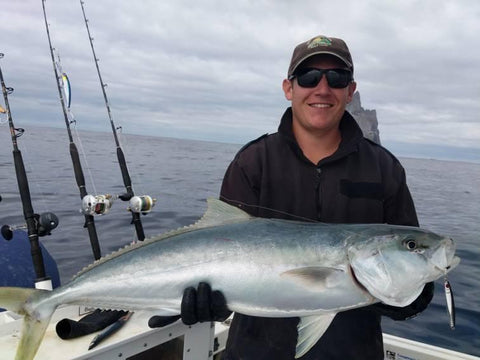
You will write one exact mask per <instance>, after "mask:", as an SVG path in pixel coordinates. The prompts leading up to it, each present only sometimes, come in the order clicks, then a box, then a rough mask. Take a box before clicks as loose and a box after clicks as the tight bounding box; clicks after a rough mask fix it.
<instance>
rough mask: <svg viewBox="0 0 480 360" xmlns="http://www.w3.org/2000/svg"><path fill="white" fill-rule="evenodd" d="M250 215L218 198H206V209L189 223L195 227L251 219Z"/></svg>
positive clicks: (199, 227)
mask: <svg viewBox="0 0 480 360" xmlns="http://www.w3.org/2000/svg"><path fill="white" fill-rule="evenodd" d="M251 218H252V216H251V215H249V214H247V213H246V212H245V211H243V210H241V209H239V208H238V207H236V206H232V205H229V204H227V203H226V202H223V201H221V200H218V199H214V198H209V199H207V211H206V212H205V214H203V216H202V217H201V219H200V220H198V221H197V222H196V223H195V224H193V225H191V226H192V227H193V228H195V229H201V228H206V227H211V226H217V225H223V224H229V223H232V222H239V221H245V220H249V219H251Z"/></svg>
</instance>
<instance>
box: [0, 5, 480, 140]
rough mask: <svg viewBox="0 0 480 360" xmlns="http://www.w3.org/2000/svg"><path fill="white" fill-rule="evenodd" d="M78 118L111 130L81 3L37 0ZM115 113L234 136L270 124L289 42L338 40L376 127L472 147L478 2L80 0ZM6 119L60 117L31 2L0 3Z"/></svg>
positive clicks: (137, 122)
mask: <svg viewBox="0 0 480 360" xmlns="http://www.w3.org/2000/svg"><path fill="white" fill-rule="evenodd" d="M45 5H46V8H47V15H48V22H49V23H50V25H51V27H50V30H51V35H52V41H53V44H54V47H55V48H56V49H57V50H58V51H59V53H60V55H61V60H62V65H63V68H64V70H65V71H66V72H67V73H68V74H69V77H70V80H71V83H72V97H73V99H72V109H73V111H74V113H75V114H76V116H77V118H78V122H79V124H78V126H79V127H80V128H84V129H94V130H101V131H109V123H108V118H107V117H106V110H105V107H104V104H103V95H102V93H101V90H100V87H99V83H98V78H97V74H96V70H95V65H94V62H93V58H92V54H91V50H90V45H89V43H88V38H87V33H86V29H85V25H84V23H83V16H82V11H81V7H80V3H79V2H76V1H69V2H67V1H61V0H49V1H47V2H46V3H45ZM85 11H86V15H87V18H88V19H89V25H90V30H91V32H92V36H93V37H94V45H95V49H96V52H97V57H98V58H99V59H100V62H99V65H100V69H101V71H102V77H103V80H104V82H105V83H107V84H108V87H107V89H106V90H107V95H108V98H109V101H110V104H111V107H112V113H113V118H114V120H115V122H116V123H117V124H118V125H122V127H123V129H124V131H125V132H133V133H144V134H158V135H167V136H176V137H188V138H197V139H204V140H215V139H221V140H222V141H230V142H245V141H247V140H249V139H252V138H255V137H257V136H259V135H261V134H263V133H265V132H274V131H276V128H277V123H278V121H279V118H280V115H281V114H282V113H283V111H284V109H285V107H286V106H288V105H289V104H288V102H287V101H286V100H285V99H284V97H283V93H282V90H281V81H282V80H283V78H284V77H285V73H286V69H287V67H288V63H289V60H290V56H291V52H292V50H293V47H294V46H295V45H296V44H297V43H299V42H301V41H304V40H306V39H308V38H310V37H312V36H314V35H317V34H320V33H324V34H327V35H332V36H338V37H342V38H344V39H345V40H346V41H347V43H348V45H349V47H350V50H351V52H352V55H353V58H354V62H355V78H356V81H357V83H358V89H359V91H360V93H361V95H362V102H363V104H362V105H363V107H364V108H367V109H376V110H377V115H378V120H379V126H380V131H381V133H380V134H381V137H382V138H385V139H388V140H392V141H403V142H414V143H428V144H439V145H441V144H451V145H459V144H460V145H463V146H470V147H475V148H480V134H479V128H480V119H479V115H478V114H479V113H480V102H479V101H478V98H479V95H480V74H479V72H478V71H477V68H478V65H477V64H478V63H480V49H479V48H478V47H477V46H476V45H475V44H477V43H478V40H477V39H476V36H477V34H478V33H480V22H478V21H477V19H478V18H479V17H480V3H477V2H471V1H468V0H459V1H456V2H438V1H433V0H425V1H420V0H418V1H414V0H407V1H402V2H393V1H385V2H380V3H379V2H374V1H373V0H370V1H361V2H360V1H354V0H351V1H347V0H339V1H335V2H331V1H312V0H308V1H302V2H301V3H293V2H291V1H286V0H280V1H273V0H263V1H255V2H253V1H250V0H239V1H235V2H230V1H213V0H209V1H202V2H191V1H186V0H180V1H162V2H159V1H153V0H151V1H142V2H136V3H132V2H131V1H126V0H118V1H113V0H104V1H101V2H94V1H87V0H85ZM2 13H3V15H4V19H7V21H2V22H1V24H0V31H1V32H2V48H1V49H0V51H2V52H4V53H5V58H4V59H3V60H2V62H1V63H0V65H1V66H2V70H3V72H4V77H5V78H6V80H7V82H8V84H9V85H10V86H13V87H15V89H16V91H15V94H14V95H12V99H11V107H12V112H13V114H14V115H16V116H17V117H18V120H17V122H20V121H22V122H26V123H28V122H33V123H35V124H45V125H49V126H57V127H60V126H63V122H64V120H63V115H62V112H61V108H60V104H59V102H58V92H57V90H56V87H55V80H54V78H53V71H52V69H53V68H52V64H51V60H50V55H49V51H48V43H47V38H46V32H45V25H44V20H43V13H42V7H41V4H40V2H39V1H38V0H25V1H21V2H18V1H15V2H14V1H11V2H7V3H6V4H4V6H2Z"/></svg>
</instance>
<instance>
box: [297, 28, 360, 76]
mask: <svg viewBox="0 0 480 360" xmlns="http://www.w3.org/2000/svg"><path fill="white" fill-rule="evenodd" d="M322 54H323V55H333V56H336V57H337V58H339V59H340V60H342V61H343V62H344V63H345V65H347V66H348V68H349V69H350V70H351V71H352V73H353V61H352V56H351V55H350V50H348V47H347V44H346V43H345V41H343V40H342V39H338V38H334V37H328V36H324V35H318V36H315V37H314V38H312V39H310V40H308V41H305V42H303V43H301V44H298V45H297V46H296V47H295V50H293V55H292V60H291V61H290V66H289V67H288V76H289V77H290V75H292V74H293V73H294V72H295V70H296V69H297V68H298V66H299V65H300V64H301V63H302V62H304V61H305V60H307V59H308V58H310V57H312V56H315V55H322Z"/></svg>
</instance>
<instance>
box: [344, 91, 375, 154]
mask: <svg viewBox="0 0 480 360" xmlns="http://www.w3.org/2000/svg"><path fill="white" fill-rule="evenodd" d="M347 111H348V112H349V113H350V114H351V115H352V116H353V117H354V118H355V120H357V123H358V125H360V128H361V129H362V131H363V135H364V136H365V137H366V138H367V139H370V140H372V141H375V142H376V143H377V144H380V133H379V131H378V121H377V112H376V111H375V110H365V109H364V108H363V107H362V104H361V102H360V93H359V92H358V91H357V92H355V94H353V99H352V101H351V102H350V104H348V105H347Z"/></svg>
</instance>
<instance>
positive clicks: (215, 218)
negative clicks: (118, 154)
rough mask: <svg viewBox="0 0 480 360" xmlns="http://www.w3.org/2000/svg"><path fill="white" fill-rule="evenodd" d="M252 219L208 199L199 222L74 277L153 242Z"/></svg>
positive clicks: (153, 239) (126, 249) (141, 243)
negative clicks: (205, 209)
mask: <svg viewBox="0 0 480 360" xmlns="http://www.w3.org/2000/svg"><path fill="white" fill-rule="evenodd" d="M251 218H252V216H251V215H249V214H247V213H246V212H245V211H243V210H240V209H239V208H237V207H235V206H232V205H229V204H227V203H225V202H223V201H220V200H218V199H214V198H209V199H207V211H205V214H203V216H202V217H201V218H200V220H198V221H197V222H195V223H193V224H191V225H188V226H184V227H181V228H178V229H175V230H172V231H169V232H166V233H163V234H160V235H157V236H153V237H150V238H148V239H145V240H144V241H139V242H137V243H135V244H131V245H127V246H125V247H123V248H121V249H120V250H117V251H115V252H113V253H111V254H108V255H106V256H103V257H102V258H100V259H98V260H96V261H95V262H93V263H92V264H90V265H87V266H86V267H84V268H83V269H82V270H80V271H79V272H78V273H77V274H76V275H75V276H74V278H76V277H78V276H80V275H82V274H84V273H85V272H87V271H88V270H90V269H91V268H93V267H95V266H98V265H99V264H102V263H104V262H106V261H108V260H111V259H113V258H116V257H118V256H121V255H123V254H125V253H127V252H129V251H133V250H135V249H137V248H139V247H142V246H146V245H148V244H151V243H153V242H156V241H161V240H164V239H168V238H170V237H172V236H175V235H180V234H183V233H187V232H190V231H194V230H198V229H203V228H208V227H212V226H218V225H224V224H230V223H233V222H239V221H245V220H248V219H251Z"/></svg>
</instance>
